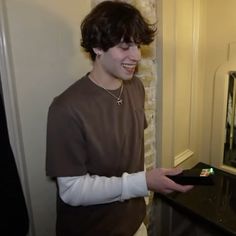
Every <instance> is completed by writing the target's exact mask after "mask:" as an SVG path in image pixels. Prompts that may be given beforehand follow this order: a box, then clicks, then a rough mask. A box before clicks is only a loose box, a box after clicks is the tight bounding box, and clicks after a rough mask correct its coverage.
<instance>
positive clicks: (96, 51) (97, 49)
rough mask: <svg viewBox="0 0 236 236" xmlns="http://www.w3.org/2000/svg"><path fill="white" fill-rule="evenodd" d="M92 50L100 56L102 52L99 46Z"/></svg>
mask: <svg viewBox="0 0 236 236" xmlns="http://www.w3.org/2000/svg"><path fill="white" fill-rule="evenodd" d="M93 51H94V53H95V54H96V55H97V56H101V55H102V53H103V50H102V49H101V48H93Z"/></svg>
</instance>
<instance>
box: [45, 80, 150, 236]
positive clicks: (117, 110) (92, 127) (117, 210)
mask: <svg viewBox="0 0 236 236" xmlns="http://www.w3.org/2000/svg"><path fill="white" fill-rule="evenodd" d="M119 92H120V90H119V89H118V90H115V91H112V93H114V94H116V95H117V96H118V94H119ZM122 99H123V104H122V105H117V103H116V100H115V98H114V97H112V96H111V95H110V94H109V93H108V92H106V91H105V90H104V89H103V88H101V87H99V86H97V85H96V84H94V83H93V82H92V81H91V80H90V79H89V78H88V77H87V76H84V77H83V78H82V79H80V80H78V81H77V82H76V83H74V84H73V85H72V86H71V87H69V88H68V89H67V90H66V91H65V92H64V93H62V94H61V95H60V96H58V97H56V98H55V99H54V101H53V103H52V104H51V106H50V108H49V113H48V130H47V158H46V173H47V175H48V176H52V177H57V176H60V177H62V176H81V175H85V174H87V173H89V174H91V175H99V176H107V177H111V176H117V177H120V176H121V175H122V174H123V173H124V172H128V173H135V172H138V171H142V170H143V165H144V151H143V137H144V134H143V133H144V128H145V126H146V119H145V114H144V89H143V85H142V83H141V82H140V80H139V79H137V78H133V79H132V80H130V81H125V82H124V90H123V94H122ZM144 216H145V203H144V199H143V198H134V199H130V200H127V201H124V202H113V203H109V204H100V205H93V206H86V207H85V206H78V207H72V206H69V205H67V204H65V203H64V202H63V201H62V200H61V199H60V198H59V197H58V201H57V235H61V236H62V235H63V236H72V235H73V236H74V235H84V236H90V235H91V236H92V235H94V236H97V235H104V236H105V235H109V236H112V235H122V236H131V235H133V234H134V233H135V232H136V230H137V229H138V227H139V225H140V224H141V222H142V220H143V218H144Z"/></svg>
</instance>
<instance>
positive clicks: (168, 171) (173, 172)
mask: <svg viewBox="0 0 236 236" xmlns="http://www.w3.org/2000/svg"><path fill="white" fill-rule="evenodd" d="M182 171H183V169H181V168H169V169H165V175H178V174H180V173H181V172H182Z"/></svg>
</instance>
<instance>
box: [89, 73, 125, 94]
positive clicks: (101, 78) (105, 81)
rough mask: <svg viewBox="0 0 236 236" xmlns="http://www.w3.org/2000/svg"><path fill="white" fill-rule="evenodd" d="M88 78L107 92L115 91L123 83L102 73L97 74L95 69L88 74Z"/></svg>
mask: <svg viewBox="0 0 236 236" xmlns="http://www.w3.org/2000/svg"><path fill="white" fill-rule="evenodd" d="M89 78H90V80H91V81H92V82H94V83H95V84H97V85H98V86H100V87H102V88H105V89H108V90H116V89H118V88H120V86H121V85H122V82H123V81H122V80H121V79H118V78H113V77H109V76H108V75H107V74H104V73H99V71H97V70H95V69H93V70H92V71H91V72H90V73H89Z"/></svg>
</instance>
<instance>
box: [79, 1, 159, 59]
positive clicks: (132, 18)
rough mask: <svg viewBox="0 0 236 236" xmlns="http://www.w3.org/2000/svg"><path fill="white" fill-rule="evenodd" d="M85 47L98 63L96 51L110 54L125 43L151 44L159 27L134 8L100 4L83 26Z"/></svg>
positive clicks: (124, 4) (118, 3) (125, 4)
mask: <svg viewBox="0 0 236 236" xmlns="http://www.w3.org/2000/svg"><path fill="white" fill-rule="evenodd" d="M80 28H81V34H82V39H81V46H82V47H83V48H84V49H85V51H86V52H88V53H90V56H91V59H92V60H93V61H94V60H95V58H96V54H95V53H94V51H93V48H100V49H102V50H103V51H107V50H108V49H109V48H111V47H114V46H115V45H117V44H118V43H120V42H121V40H122V41H123V42H127V43H129V42H131V41H132V42H135V43H136V44H138V45H148V44H150V43H151V42H152V41H153V40H154V37H155V33H156V27H155V24H149V23H148V22H147V21H146V19H144V17H143V16H142V15H141V13H140V11H139V10H138V9H136V8H135V7H134V6H132V5H130V4H128V3H125V2H118V1H104V2H101V3H100V4H98V5H97V6H96V7H95V8H93V9H92V11H91V12H90V13H89V14H88V15H87V16H86V17H85V18H84V20H83V21H82V23H81V26H80Z"/></svg>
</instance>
